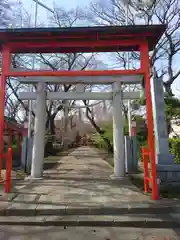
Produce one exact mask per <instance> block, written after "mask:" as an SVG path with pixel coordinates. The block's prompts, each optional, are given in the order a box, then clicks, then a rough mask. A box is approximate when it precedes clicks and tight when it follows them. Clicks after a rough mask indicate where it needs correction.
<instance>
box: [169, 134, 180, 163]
mask: <svg viewBox="0 0 180 240" xmlns="http://www.w3.org/2000/svg"><path fill="white" fill-rule="evenodd" d="M169 147H170V152H171V153H172V155H173V156H174V158H175V162H176V163H179V164H180V138H170V139H169Z"/></svg>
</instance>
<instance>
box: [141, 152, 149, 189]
mask: <svg viewBox="0 0 180 240" xmlns="http://www.w3.org/2000/svg"><path fill="white" fill-rule="evenodd" d="M148 155H149V154H148V149H147V148H146V147H142V159H143V166H144V192H145V193H148V192H149V190H150V188H149V179H148V178H149V176H148Z"/></svg>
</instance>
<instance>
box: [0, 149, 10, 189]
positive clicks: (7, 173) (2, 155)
mask: <svg viewBox="0 0 180 240" xmlns="http://www.w3.org/2000/svg"><path fill="white" fill-rule="evenodd" d="M2 158H6V175H5V179H2V175H1V172H0V182H1V183H4V185H5V186H4V187H5V192H6V193H9V192H10V191H11V171H12V148H8V152H7V153H5V154H1V155H0V161H1V162H2Z"/></svg>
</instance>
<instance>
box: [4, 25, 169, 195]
mask: <svg viewBox="0 0 180 240" xmlns="http://www.w3.org/2000/svg"><path fill="white" fill-rule="evenodd" d="M165 29H166V26H165V25H150V26H145V25H135V26H134V25H133V26H107V27H75V28H73V27H72V28H36V29H33V28H32V29H0V47H1V51H2V76H1V85H0V152H2V147H3V125H4V99H5V84H6V78H7V77H10V76H14V77H20V76H21V77H28V76H29V77H30V76H31V77H41V76H46V77H52V76H54V77H58V76H61V77H70V76H73V77H91V76H96V77H98V76H101V77H105V76H111V77H113V76H120V75H123V76H129V77H132V76H135V75H143V76H144V83H145V93H146V109H147V121H148V145H149V151H150V163H151V169H152V173H151V174H152V194H153V199H158V189H157V178H156V163H155V146H154V134H153V131H154V128H153V116H152V100H151V89H150V74H149V55H148V52H149V51H151V50H153V49H154V47H155V45H156V43H157V42H158V40H159V38H160V37H161V36H162V34H163V33H164V31H165ZM121 51H139V52H140V68H139V69H130V70H103V71H102V70H94V71H87V70H85V71H20V72H19V71H12V70H11V54H12V53H77V52H86V53H88V52H90V53H91V52H121ZM117 82H118V81H116V83H114V85H115V86H116V87H118V88H119V86H120V84H117ZM118 101H119V99H118V100H115V102H116V103H117V102H118ZM117 109H118V106H117ZM120 110H121V109H119V111H118V112H120ZM115 114H116V113H115ZM117 118H118V117H117ZM116 135H117V133H116ZM117 137H118V135H117ZM115 150H116V149H115ZM115 154H116V151H115ZM117 158H119V161H117V163H119V162H120V161H122V159H121V156H118V155H117ZM120 165H121V164H120ZM120 165H119V166H120ZM0 169H1V167H0ZM119 170H120V172H121V174H122V176H123V173H124V171H123V170H122V169H119Z"/></svg>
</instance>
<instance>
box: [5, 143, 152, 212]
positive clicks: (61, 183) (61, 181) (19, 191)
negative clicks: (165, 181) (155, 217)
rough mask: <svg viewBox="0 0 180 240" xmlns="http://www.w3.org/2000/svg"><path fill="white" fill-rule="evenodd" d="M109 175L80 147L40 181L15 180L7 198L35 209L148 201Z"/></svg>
mask: <svg viewBox="0 0 180 240" xmlns="http://www.w3.org/2000/svg"><path fill="white" fill-rule="evenodd" d="M112 172H113V169H112V168H111V167H110V165H109V164H108V163H107V162H105V161H104V160H102V158H101V156H100V154H98V152H97V151H96V150H95V149H93V148H89V147H81V148H78V149H76V150H75V151H73V152H72V153H71V154H69V155H68V156H63V157H61V158H60V161H59V162H58V164H57V165H56V167H55V169H51V170H47V171H45V172H44V179H42V180H26V181H17V182H16V184H15V186H14V190H13V192H14V193H13V194H12V196H9V197H11V198H12V199H13V201H12V202H14V203H16V202H17V203H18V202H20V203H26V202H34V201H36V203H37V205H38V203H39V205H38V206H37V208H38V207H40V204H41V203H43V204H45V203H47V204H48V203H52V204H55V205H56V206H57V205H61V206H77V207H82V206H105V207H114V206H116V207H118V206H120V205H123V204H126V205H127V204H130V203H134V204H137V206H138V204H139V203H141V202H142V201H143V202H145V203H148V202H151V200H150V198H149V197H147V196H145V195H143V194H141V193H140V192H139V190H138V189H137V188H136V187H135V186H133V185H132V184H131V183H130V181H129V180H128V179H123V180H121V181H116V180H111V179H110V175H111V174H112ZM21 207H22V205H21Z"/></svg>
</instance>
